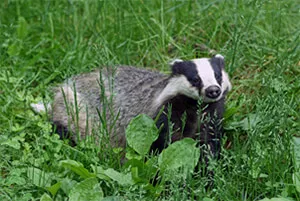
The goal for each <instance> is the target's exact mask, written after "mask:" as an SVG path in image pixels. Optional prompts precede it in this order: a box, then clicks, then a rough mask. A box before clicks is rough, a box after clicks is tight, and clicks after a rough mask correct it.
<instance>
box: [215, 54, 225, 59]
mask: <svg viewBox="0 0 300 201" xmlns="http://www.w3.org/2000/svg"><path fill="white" fill-rule="evenodd" d="M215 57H217V58H220V59H223V60H224V56H223V55H221V54H216V55H215Z"/></svg>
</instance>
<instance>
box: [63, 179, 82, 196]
mask: <svg viewBox="0 0 300 201" xmlns="http://www.w3.org/2000/svg"><path fill="white" fill-rule="evenodd" d="M60 183H61V186H60V188H61V190H62V191H63V192H64V193H65V194H66V195H69V193H70V192H71V190H72V189H73V188H74V186H75V185H76V184H77V183H78V182H77V181H74V180H72V179H69V178H64V179H62V180H61V182H60Z"/></svg>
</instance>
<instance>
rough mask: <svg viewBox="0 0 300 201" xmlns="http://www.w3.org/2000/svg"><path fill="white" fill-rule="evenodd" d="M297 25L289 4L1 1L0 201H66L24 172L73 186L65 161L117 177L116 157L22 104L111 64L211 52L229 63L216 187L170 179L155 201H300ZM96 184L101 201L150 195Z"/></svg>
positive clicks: (295, 9) (163, 64)
mask: <svg viewBox="0 0 300 201" xmlns="http://www.w3.org/2000/svg"><path fill="white" fill-rule="evenodd" d="M299 19H300V16H299V3H298V2H297V1H296V0H286V1H256V0H241V1H222V0H216V1H210V0H202V1H192V0H185V1H175V0H171V1H159V0H153V1H143V0H128V1H123V0H113V1H80V0H78V1H73V0H69V1H33V0H32V1H22V0H17V1H10V0H2V1H1V2H0V106H1V112H0V133H1V134H0V144H1V146H0V155H1V160H0V169H1V174H0V175H1V177H0V199H1V200H30V199H32V200H34V199H38V198H41V196H43V195H45V194H44V193H46V194H49V195H50V196H52V198H53V199H55V200H67V192H69V191H70V190H71V189H63V190H62V189H60V190H59V191H58V192H57V193H52V192H51V190H49V189H45V188H41V186H42V185H41V184H40V182H39V181H38V180H37V179H34V178H33V176H32V175H34V174H31V172H32V171H31V170H35V172H36V174H37V175H39V176H36V177H38V178H44V177H43V176H41V175H42V174H43V173H47V175H50V176H49V177H52V178H56V180H57V182H61V183H63V184H66V183H68V184H70V185H69V186H72V182H73V183H74V182H76V181H77V182H78V181H81V179H80V178H79V177H78V176H77V177H76V175H75V176H74V175H72V174H70V173H66V170H65V169H64V168H63V167H62V165H61V164H60V163H59V161H61V160H66V159H72V160H74V161H78V162H80V163H82V164H83V166H84V167H85V168H87V169H88V170H91V165H99V164H101V165H102V166H103V167H105V168H114V169H117V170H119V171H124V169H122V167H120V164H119V163H118V162H117V160H116V159H115V158H113V156H112V155H113V154H114V153H112V155H111V154H108V156H109V157H111V158H107V159H106V160H100V159H99V155H98V154H97V152H95V149H96V146H97V145H93V144H89V146H87V145H80V146H78V147H70V146H69V145H68V144H67V143H66V142H65V141H61V140H59V139H58V137H57V135H50V134H51V132H52V129H51V125H50V123H49V122H48V120H47V117H46V115H44V116H43V115H42V116H40V115H36V114H34V113H33V112H32V110H31V109H30V103H32V102H35V101H41V100H45V101H49V100H51V92H50V90H49V88H50V87H51V86H54V85H56V84H57V83H60V82H62V81H63V80H64V79H65V78H67V77H70V76H72V75H74V74H78V73H82V72H87V71H91V70H92V69H95V68H96V67H98V66H109V65H114V64H126V65H134V66H140V67H149V68H153V69H157V70H160V71H163V72H168V71H169V68H168V62H169V60H170V59H172V58H182V59H192V58H195V57H207V56H209V55H210V50H215V51H217V52H218V53H221V54H223V55H224V56H225V58H226V68H227V71H228V72H229V74H230V76H231V80H232V83H233V86H234V87H233V90H232V92H231V93H230V94H229V96H228V99H227V113H226V115H225V117H226V118H225V129H226V130H225V131H226V139H225V140H224V148H223V150H222V158H221V159H220V160H219V161H216V162H215V164H213V168H214V169H215V177H214V178H215V179H214V180H215V181H214V186H213V188H212V189H205V188H204V186H205V181H204V180H205V178H201V177H198V176H195V177H192V178H188V180H187V181H182V180H180V179H182V177H180V175H178V178H179V179H178V180H177V182H170V184H168V186H167V187H166V189H165V190H164V191H162V193H160V194H159V196H158V197H156V199H158V200H188V199H190V200H193V199H198V200H202V199H204V198H205V199H207V200H209V198H211V199H212V200H260V199H263V198H266V197H268V198H271V197H285V198H286V197H290V198H292V199H294V200H299V199H300V196H299V189H298V190H297V186H296V185H295V179H294V180H293V176H292V174H293V173H294V172H295V170H297V168H299V167H297V166H296V164H295V160H294V153H293V146H292V144H291V142H292V141H291V139H292V138H293V137H295V136H296V137H299V136H300V123H299V122H300V91H299V89H300V79H299V77H300V67H299V65H300V63H299V58H300V53H299V34H300V31H299V27H300V21H299ZM203 46H205V47H206V48H203ZM114 151H115V152H117V151H116V150H114ZM115 155H116V154H115ZM116 158H118V157H116ZM30 168H36V169H30ZM39 171H40V172H39ZM176 176H177V175H176ZM62 178H64V179H62ZM42 180H45V179H42ZM100 183H101V182H100ZM182 183H184V185H181V184H182ZM53 184H54V183H51V184H49V185H48V186H51V185H53ZM296 184H297V183H296ZM298 185H299V184H298ZM64 186H67V185H64ZM101 187H102V189H103V194H104V196H121V197H122V199H127V200H149V199H153V195H154V194H155V193H152V194H151V195H149V194H147V192H145V189H144V188H142V187H141V186H134V185H133V186H130V187H128V188H127V187H126V188H125V187H122V186H121V185H118V184H117V183H105V182H102V183H101ZM298 188H299V187H298ZM52 190H53V189H52ZM49 191H50V193H49ZM51 193H52V194H51ZM112 199H113V198H112Z"/></svg>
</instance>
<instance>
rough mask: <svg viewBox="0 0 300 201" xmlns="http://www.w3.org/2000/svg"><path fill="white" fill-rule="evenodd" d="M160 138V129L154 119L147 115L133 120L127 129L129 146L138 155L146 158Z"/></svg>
mask: <svg viewBox="0 0 300 201" xmlns="http://www.w3.org/2000/svg"><path fill="white" fill-rule="evenodd" d="M157 138H158V128H157V127H156V125H155V122H154V121H153V119H151V118H150V117H148V116H147V115H145V114H141V115H138V116H137V117H135V118H134V119H132V120H131V122H130V123H129V125H128V127H127V129H126V139H127V142H128V145H129V146H130V147H131V148H133V149H134V150H135V151H136V152H137V153H139V154H140V155H142V156H145V155H146V154H147V153H148V152H149V150H150V147H151V145H152V143H153V142H154V141H155V140H156V139H157Z"/></svg>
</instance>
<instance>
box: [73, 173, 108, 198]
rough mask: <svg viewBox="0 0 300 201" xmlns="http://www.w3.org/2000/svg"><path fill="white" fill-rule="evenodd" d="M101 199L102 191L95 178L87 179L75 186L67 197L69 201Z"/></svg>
mask: <svg viewBox="0 0 300 201" xmlns="http://www.w3.org/2000/svg"><path fill="white" fill-rule="evenodd" d="M102 198H103V191H102V189H101V187H100V185H99V182H98V180H97V178H88V179H85V180H83V181H82V182H80V183H78V184H76V185H75V186H74V188H73V189H72V190H71V192H70V195H69V201H86V200H89V201H99V200H102Z"/></svg>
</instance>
